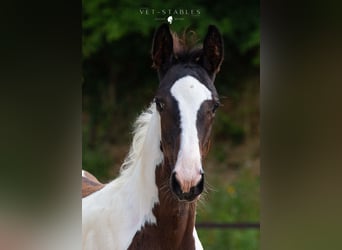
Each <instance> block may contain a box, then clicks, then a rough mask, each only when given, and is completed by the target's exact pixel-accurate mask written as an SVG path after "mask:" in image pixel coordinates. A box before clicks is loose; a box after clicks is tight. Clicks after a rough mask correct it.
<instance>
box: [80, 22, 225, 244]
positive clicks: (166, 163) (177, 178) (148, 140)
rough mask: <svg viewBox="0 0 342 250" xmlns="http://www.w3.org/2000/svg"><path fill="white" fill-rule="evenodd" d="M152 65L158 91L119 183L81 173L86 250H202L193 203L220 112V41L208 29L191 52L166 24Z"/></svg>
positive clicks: (213, 30) (214, 30) (136, 132)
mask: <svg viewBox="0 0 342 250" xmlns="http://www.w3.org/2000/svg"><path fill="white" fill-rule="evenodd" d="M152 60H153V67H154V68H155V69H156V70H157V72H158V77H159V82H160V84H159V88H158V89H157V91H156V94H155V98H154V101H153V102H152V104H151V105H150V107H149V108H148V109H147V110H146V111H145V112H143V113H142V114H141V115H140V116H139V117H138V119H137V120H136V122H135V129H134V136H133V142H132V145H131V148H130V151H129V153H128V156H127V157H126V159H125V161H124V163H123V165H122V167H121V170H120V176H119V177H118V178H116V179H115V180H114V181H112V182H109V183H108V184H106V185H104V184H101V183H100V182H99V181H98V180H97V179H96V178H95V177H94V176H92V175H91V174H90V173H87V172H85V171H83V172H82V176H83V177H82V180H83V181H82V195H83V199H82V247H83V249H87V250H94V249H99V250H107V249H114V250H124V249H129V250H133V249H147V250H161V249H163V250H167V249H170V250H171V249H172V250H176V249H180V250H192V249H196V250H198V249H203V247H202V244H201V242H200V241H199V238H198V236H197V232H196V229H195V217H196V203H197V200H198V199H199V197H200V194H201V193H202V191H203V189H204V171H203V167H202V160H203V158H204V157H205V155H206V154H207V152H208V149H209V144H210V143H209V142H210V140H209V137H210V133H211V127H212V123H213V120H214V116H215V111H216V109H217V108H218V107H219V98H218V94H217V92H216V89H215V86H214V80H215V76H216V74H217V73H218V71H219V69H220V66H221V63H222V61H223V40H222V36H221V34H220V32H219V31H218V29H217V28H216V27H215V26H212V25H210V26H209V27H208V31H207V34H206V36H205V39H204V42H203V46H188V45H187V43H186V42H184V40H182V39H180V38H178V37H177V36H176V35H175V34H173V33H171V32H170V29H169V26H168V24H162V25H161V26H160V27H159V28H158V29H157V31H156V32H155V35H154V40H153V46H152Z"/></svg>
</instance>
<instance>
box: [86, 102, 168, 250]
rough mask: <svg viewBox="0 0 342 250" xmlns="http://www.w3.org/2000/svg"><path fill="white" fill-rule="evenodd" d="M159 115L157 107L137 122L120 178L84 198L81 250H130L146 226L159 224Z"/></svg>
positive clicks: (161, 158)
mask: <svg viewBox="0 0 342 250" xmlns="http://www.w3.org/2000/svg"><path fill="white" fill-rule="evenodd" d="M160 137H161V136H160V116H159V113H158V112H157V111H156V107H155V104H152V105H151V107H150V108H149V110H147V111H146V112H144V113H143V114H141V115H140V116H139V118H138V119H137V121H136V125H135V131H134V137H133V143H132V146H131V149H130V152H129V154H128V156H127V158H126V159H125V162H124V163H123V168H122V170H121V175H120V176H119V177H118V178H117V179H115V180H114V181H112V182H110V183H108V184H107V185H106V186H105V187H104V188H103V189H101V190H99V191H97V192H95V193H93V194H92V195H89V196H87V197H85V198H83V199H82V249H83V250H87V249H88V250H94V249H113V250H122V249H127V248H128V247H129V245H130V244H131V241H132V239H133V237H134V235H135V234H136V232H137V231H139V230H140V229H141V228H142V227H143V226H144V225H145V224H154V223H156V218H155V216H154V215H153V212H152V209H153V207H154V205H155V204H156V203H158V202H159V199H158V188H157V186H156V183H155V168H156V166H157V165H159V164H160V163H161V162H162V160H163V155H162V153H161V152H160V148H159V145H160Z"/></svg>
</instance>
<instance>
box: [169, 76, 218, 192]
mask: <svg viewBox="0 0 342 250" xmlns="http://www.w3.org/2000/svg"><path fill="white" fill-rule="evenodd" d="M171 94H172V96H173V97H174V98H175V99H176V100H177V102H178V107H179V111H180V126H181V138H180V148H179V152H178V158H177V162H176V166H175V171H176V175H177V176H178V180H179V181H180V182H181V185H182V186H183V191H184V190H185V191H188V190H190V188H191V187H192V186H194V185H196V184H197V183H198V181H199V180H200V178H201V175H200V173H201V172H202V171H203V170H202V164H201V154H200V148H199V141H198V133H197V126H196V121H197V112H198V110H199V109H200V107H201V105H202V103H203V102H204V101H206V100H211V99H212V94H211V92H210V91H209V90H208V88H207V87H205V86H204V85H203V84H202V83H200V82H199V81H198V80H197V79H196V78H194V77H192V76H185V77H183V78H181V79H179V80H177V81H176V82H175V83H174V84H173V86H172V88H171Z"/></svg>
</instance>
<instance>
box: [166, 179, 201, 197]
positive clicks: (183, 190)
mask: <svg viewBox="0 0 342 250" xmlns="http://www.w3.org/2000/svg"><path fill="white" fill-rule="evenodd" d="M203 189H204V174H203V173H200V179H199V181H197V183H195V184H194V181H193V180H190V181H180V180H179V179H178V178H177V174H176V172H173V173H172V175H171V190H172V192H173V193H174V194H175V195H176V196H177V198H178V199H179V200H180V201H188V202H191V201H194V200H195V199H196V198H197V197H198V196H199V195H200V194H201V193H202V192H203Z"/></svg>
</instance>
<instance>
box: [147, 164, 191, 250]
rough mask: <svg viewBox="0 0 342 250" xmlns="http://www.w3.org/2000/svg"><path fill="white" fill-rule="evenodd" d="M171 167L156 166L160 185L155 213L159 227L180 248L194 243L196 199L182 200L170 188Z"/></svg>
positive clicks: (158, 184) (158, 185) (170, 242)
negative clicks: (193, 200) (190, 200)
mask: <svg viewBox="0 0 342 250" xmlns="http://www.w3.org/2000/svg"><path fill="white" fill-rule="evenodd" d="M170 172H171V170H170V167H168V166H165V164H164V165H163V166H159V167H157V168H156V184H157V187H158V197H159V204H158V205H156V206H155V208H154V210H153V213H154V214H155V216H156V219H157V223H158V227H159V229H160V230H161V231H162V232H169V233H168V235H166V238H167V239H165V240H166V241H169V242H168V244H172V245H173V246H174V248H173V249H179V248H180V246H184V245H188V246H189V248H188V249H191V247H190V246H192V244H193V231H194V227H195V216H196V201H195V202H191V203H189V202H180V201H179V200H178V199H177V198H176V197H175V196H174V195H173V194H172V193H171V190H170V185H169V179H170V174H171V173H170Z"/></svg>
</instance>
